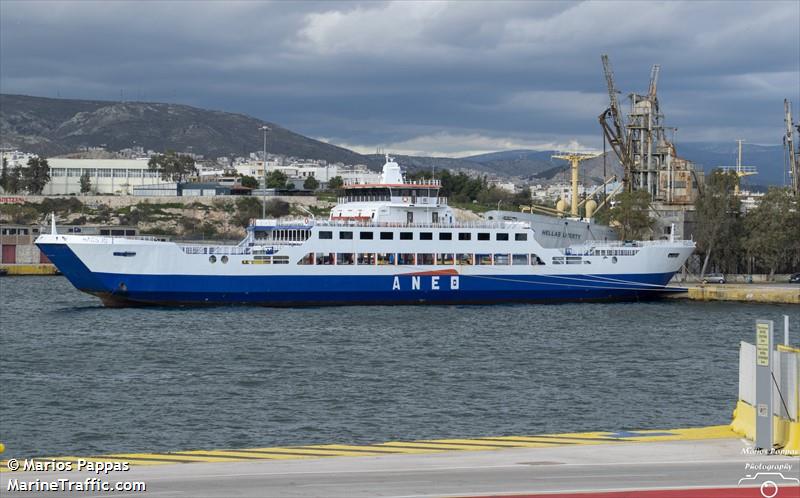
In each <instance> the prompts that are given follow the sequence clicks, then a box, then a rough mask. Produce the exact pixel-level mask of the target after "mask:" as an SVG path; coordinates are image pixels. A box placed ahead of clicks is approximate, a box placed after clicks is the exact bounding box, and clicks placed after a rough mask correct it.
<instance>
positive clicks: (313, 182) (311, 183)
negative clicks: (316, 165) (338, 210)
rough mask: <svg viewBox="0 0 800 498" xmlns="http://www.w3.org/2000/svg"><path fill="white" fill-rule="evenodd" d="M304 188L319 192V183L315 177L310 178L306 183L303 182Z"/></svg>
mask: <svg viewBox="0 0 800 498" xmlns="http://www.w3.org/2000/svg"><path fill="white" fill-rule="evenodd" d="M303 188H304V189H306V190H317V189H318V188H319V182H318V181H317V179H316V178H314V177H313V176H309V177H308V178H306V181H304V182H303Z"/></svg>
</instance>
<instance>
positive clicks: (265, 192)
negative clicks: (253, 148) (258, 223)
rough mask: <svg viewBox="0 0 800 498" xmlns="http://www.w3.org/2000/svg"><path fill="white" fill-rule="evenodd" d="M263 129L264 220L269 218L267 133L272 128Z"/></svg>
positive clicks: (262, 193) (262, 211) (262, 209)
mask: <svg viewBox="0 0 800 498" xmlns="http://www.w3.org/2000/svg"><path fill="white" fill-rule="evenodd" d="M261 129H262V130H263V131H264V156H263V159H264V190H262V191H261V219H262V220H264V219H266V218H267V132H268V131H270V128H269V126H267V125H264V126H262V127H261Z"/></svg>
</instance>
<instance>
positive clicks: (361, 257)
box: [297, 252, 544, 266]
mask: <svg viewBox="0 0 800 498" xmlns="http://www.w3.org/2000/svg"><path fill="white" fill-rule="evenodd" d="M297 264H298V265H354V264H358V265H443V266H453V265H503V266H506V265H529V264H530V265H543V264H544V262H543V261H542V260H541V258H539V256H537V255H535V254H531V255H528V254H508V253H503V254H472V253H439V254H436V253H380V252H379V253H373V252H366V253H364V252H359V253H352V252H339V253H333V252H331V253H327V252H326V253H323V252H317V253H313V252H310V253H308V254H306V255H305V256H303V258H302V259H301V260H300V261H298V262H297Z"/></svg>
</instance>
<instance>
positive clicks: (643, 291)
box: [40, 244, 673, 306]
mask: <svg viewBox="0 0 800 498" xmlns="http://www.w3.org/2000/svg"><path fill="white" fill-rule="evenodd" d="M40 248H41V249H42V251H43V252H44V253H45V254H46V255H47V256H48V257H49V258H50V260H51V261H53V263H54V264H55V265H56V266H57V267H58V269H59V270H60V271H61V272H62V273H63V274H64V275H65V276H66V277H67V278H68V279H69V280H70V282H71V283H72V284H73V285H74V286H75V287H77V288H78V289H80V290H82V291H85V292H89V293H92V294H95V295H98V296H100V297H101V298H102V299H103V301H104V302H105V303H106V304H109V305H125V304H136V303H142V304H261V305H270V306H300V305H333V304H403V303H431V304H462V303H463V304H467V303H502V302H550V301H584V300H631V299H640V298H650V297H654V296H656V295H659V294H661V293H663V292H664V291H665V290H671V289H664V287H663V286H664V285H666V283H667V282H669V280H670V278H672V276H673V273H672V272H669V273H656V274H639V275H578V274H574V275H459V276H457V277H455V276H450V275H440V276H437V277H434V276H430V275H425V276H420V277H412V276H407V275H397V276H391V275H389V276H387V275H379V276H366V275H352V276H309V275H292V276H263V275H258V276H256V275H253V276H210V275H128V274H116V273H92V272H91V271H90V270H89V269H88V268H87V267H86V266H85V265H84V264H83V263H82V262H81V261H80V259H79V258H78V257H77V256H76V255H75V254H74V253H73V252H72V251H71V250H70V249H69V248H68V247H67V246H66V245H58V244H52V245H51V244H42V245H41V246H40ZM413 278H416V280H412V279H413ZM453 278H455V279H456V280H457V282H454V281H453ZM415 284H416V286H415ZM398 287H399V288H398Z"/></svg>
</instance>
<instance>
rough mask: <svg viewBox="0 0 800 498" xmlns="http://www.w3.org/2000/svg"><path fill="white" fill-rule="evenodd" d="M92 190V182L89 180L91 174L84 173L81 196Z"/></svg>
mask: <svg viewBox="0 0 800 498" xmlns="http://www.w3.org/2000/svg"><path fill="white" fill-rule="evenodd" d="M91 190H92V180H91V179H90V178H89V172H88V171H84V172H83V174H82V175H81V194H88V193H89V192H91Z"/></svg>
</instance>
